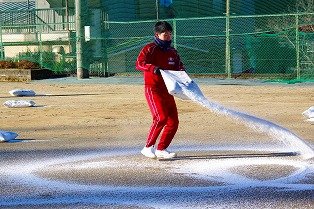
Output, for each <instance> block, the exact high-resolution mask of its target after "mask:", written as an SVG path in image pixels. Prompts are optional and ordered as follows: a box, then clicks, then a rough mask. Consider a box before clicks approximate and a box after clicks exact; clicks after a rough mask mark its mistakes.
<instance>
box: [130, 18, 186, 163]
mask: <svg viewBox="0 0 314 209" xmlns="http://www.w3.org/2000/svg"><path fill="white" fill-rule="evenodd" d="M171 40H172V27H171V25H170V24H169V23H168V22H166V21H159V22H157V23H156V24H155V27H154V41H153V42H152V43H148V44H147V45H146V46H144V47H143V49H142V50H141V52H140V53H139V55H138V57H137V60H136V68H137V69H138V70H141V71H143V73H144V84H145V97H146V100H147V104H148V106H149V109H150V111H151V114H152V118H153V123H152V125H151V127H150V130H149V133H148V136H147V139H146V146H145V147H144V148H143V149H142V151H141V153H142V154H143V155H144V156H146V157H148V158H156V157H157V158H173V157H175V156H176V153H174V152H169V151H168V150H167V148H168V146H169V145H170V143H171V141H172V139H173V137H174V135H175V134H176V132H177V130H178V125H179V119H178V111H177V106H176V103H175V100H174V98H173V96H172V95H170V94H169V93H168V90H167V88H166V85H165V83H164V80H163V78H162V76H161V73H160V70H161V69H163V70H184V66H183V64H182V62H181V60H180V57H179V55H178V53H177V51H176V50H175V49H174V48H173V47H172V46H171ZM161 132H162V134H161V137H160V140H159V143H158V144H157V147H156V150H155V144H156V141H157V138H158V136H159V135H160V133H161Z"/></svg>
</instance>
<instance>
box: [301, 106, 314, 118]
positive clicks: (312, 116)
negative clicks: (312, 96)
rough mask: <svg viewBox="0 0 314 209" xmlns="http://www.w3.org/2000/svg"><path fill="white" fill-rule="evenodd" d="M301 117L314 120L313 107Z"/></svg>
mask: <svg viewBox="0 0 314 209" xmlns="http://www.w3.org/2000/svg"><path fill="white" fill-rule="evenodd" d="M302 115H303V116H304V117H306V118H314V106H312V107H310V108H309V109H307V110H305V111H304V112H303V113H302Z"/></svg>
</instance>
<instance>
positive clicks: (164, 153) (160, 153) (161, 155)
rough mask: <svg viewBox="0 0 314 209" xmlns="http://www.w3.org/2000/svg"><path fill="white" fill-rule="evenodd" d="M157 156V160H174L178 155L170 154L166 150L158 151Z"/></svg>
mask: <svg viewBox="0 0 314 209" xmlns="http://www.w3.org/2000/svg"><path fill="white" fill-rule="evenodd" d="M155 155H156V157H157V158H165V159H169V158H174V157H175V156H177V154H176V153H174V152H169V151H168V150H166V149H164V150H156V152H155Z"/></svg>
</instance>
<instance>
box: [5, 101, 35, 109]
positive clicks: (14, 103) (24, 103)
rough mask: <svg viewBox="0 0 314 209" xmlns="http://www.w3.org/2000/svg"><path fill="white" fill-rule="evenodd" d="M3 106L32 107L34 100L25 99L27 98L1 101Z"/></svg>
mask: <svg viewBox="0 0 314 209" xmlns="http://www.w3.org/2000/svg"><path fill="white" fill-rule="evenodd" d="M3 105H4V106H6V107H9V108H11V107H14V108H15V107H33V106H35V102H34V101H31V100H30V101H27V100H8V101H6V102H4V103H3Z"/></svg>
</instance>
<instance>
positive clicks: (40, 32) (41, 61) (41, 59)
mask: <svg viewBox="0 0 314 209" xmlns="http://www.w3.org/2000/svg"><path fill="white" fill-rule="evenodd" d="M42 29H43V28H41V27H40V29H39V30H38V31H36V33H39V34H38V36H39V50H38V51H39V62H40V66H43V65H44V63H43V43H42V37H41V36H42V32H43V31H42Z"/></svg>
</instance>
